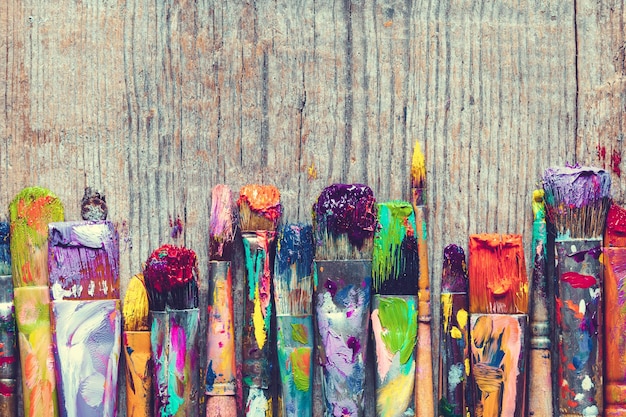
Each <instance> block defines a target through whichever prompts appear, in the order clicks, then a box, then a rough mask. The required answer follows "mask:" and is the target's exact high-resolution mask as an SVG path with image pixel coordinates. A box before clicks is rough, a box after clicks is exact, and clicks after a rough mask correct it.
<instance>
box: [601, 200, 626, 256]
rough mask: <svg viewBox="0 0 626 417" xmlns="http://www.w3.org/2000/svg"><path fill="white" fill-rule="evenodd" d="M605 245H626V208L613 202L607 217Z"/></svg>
mask: <svg viewBox="0 0 626 417" xmlns="http://www.w3.org/2000/svg"><path fill="white" fill-rule="evenodd" d="M604 242H605V243H604V244H605V246H614V247H621V248H623V247H626V209H625V208H624V207H621V206H619V205H617V204H612V205H611V208H610V209H609V214H608V215H607V217H606V231H605V236H604Z"/></svg>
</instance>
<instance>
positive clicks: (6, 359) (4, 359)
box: [0, 356, 15, 366]
mask: <svg viewBox="0 0 626 417" xmlns="http://www.w3.org/2000/svg"><path fill="white" fill-rule="evenodd" d="M14 362H15V357H13V356H0V366H2V365H6V364H12V363H14Z"/></svg>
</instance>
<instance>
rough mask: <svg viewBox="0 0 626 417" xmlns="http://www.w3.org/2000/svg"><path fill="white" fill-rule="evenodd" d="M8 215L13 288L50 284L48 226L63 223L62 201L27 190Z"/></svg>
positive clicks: (39, 190) (42, 191) (48, 193)
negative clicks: (53, 223) (48, 271)
mask: <svg viewBox="0 0 626 417" xmlns="http://www.w3.org/2000/svg"><path fill="white" fill-rule="evenodd" d="M9 216H10V221H11V243H10V245H11V263H12V271H13V283H14V285H15V286H16V287H22V286H24V285H48V273H47V270H48V262H47V260H48V256H47V253H48V246H47V242H48V223H52V222H61V221H63V218H64V214H63V204H62V203H61V200H59V198H58V197H57V196H56V195H54V194H53V193H52V192H51V191H49V190H47V189H45V188H40V187H28V188H24V189H23V190H22V191H20V193H19V194H18V195H17V196H15V198H14V199H13V201H12V202H11V204H9ZM43 253H45V254H44V255H42V254H43ZM37 255H39V256H37Z"/></svg>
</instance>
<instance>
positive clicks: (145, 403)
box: [123, 331, 153, 417]
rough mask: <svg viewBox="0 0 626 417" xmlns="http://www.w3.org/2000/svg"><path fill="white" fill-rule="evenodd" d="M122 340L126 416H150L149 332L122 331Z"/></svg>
mask: <svg viewBox="0 0 626 417" xmlns="http://www.w3.org/2000/svg"><path fill="white" fill-rule="evenodd" d="M123 342H124V349H123V351H124V358H125V359H126V410H127V414H128V417H151V416H152V402H153V401H152V372H151V369H150V368H151V366H150V359H151V356H152V355H151V350H150V332H149V331H140V332H135V331H127V332H124V336H123ZM129 348H130V349H129ZM129 351H130V352H132V353H129Z"/></svg>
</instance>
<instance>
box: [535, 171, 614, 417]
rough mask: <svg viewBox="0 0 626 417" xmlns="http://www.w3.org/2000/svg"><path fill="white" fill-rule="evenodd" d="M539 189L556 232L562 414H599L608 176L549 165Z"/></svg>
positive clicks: (559, 378)
mask: <svg viewBox="0 0 626 417" xmlns="http://www.w3.org/2000/svg"><path fill="white" fill-rule="evenodd" d="M543 188H544V191H545V202H546V214H547V219H548V221H549V223H550V225H551V226H552V227H553V229H554V230H555V233H556V237H555V240H554V243H555V250H554V253H555V265H556V271H555V277H554V282H555V283H556V288H555V292H556V294H555V296H556V319H557V323H556V337H555V340H557V341H558V347H557V348H558V352H559V362H558V380H557V383H556V389H558V390H559V392H558V402H559V403H558V406H559V411H560V413H561V415H562V416H596V415H602V412H603V404H604V400H603V395H602V394H603V390H602V379H603V376H602V354H601V352H602V338H603V326H602V321H603V320H602V314H603V313H602V303H603V301H602V285H603V267H602V264H601V261H600V255H601V253H602V235H603V233H604V226H605V222H606V215H607V211H608V209H609V206H610V204H611V197H610V188H611V176H610V174H609V173H608V172H606V171H604V170H602V169H597V168H591V167H580V166H567V167H557V168H550V169H547V170H546V171H545V173H544V176H543ZM555 395H556V393H555Z"/></svg>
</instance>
